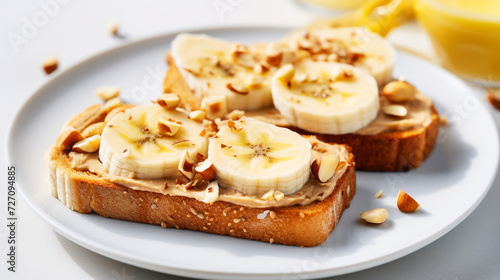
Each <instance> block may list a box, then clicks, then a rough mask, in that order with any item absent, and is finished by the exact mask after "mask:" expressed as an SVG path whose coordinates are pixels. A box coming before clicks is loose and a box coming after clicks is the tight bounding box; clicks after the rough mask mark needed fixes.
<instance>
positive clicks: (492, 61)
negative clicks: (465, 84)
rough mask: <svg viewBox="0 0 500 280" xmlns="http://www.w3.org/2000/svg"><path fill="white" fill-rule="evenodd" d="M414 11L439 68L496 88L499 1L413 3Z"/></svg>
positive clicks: (499, 46)
mask: <svg viewBox="0 0 500 280" xmlns="http://www.w3.org/2000/svg"><path fill="white" fill-rule="evenodd" d="M415 11H416V13H417V17H418V19H419V21H420V23H421V24H422V25H423V26H424V28H425V29H426V30H427V32H428V34H429V37H430V38H431V41H432V43H433V45H434V49H435V51H436V53H437V55H438V56H439V58H440V59H441V63H442V64H443V66H445V67H446V68H449V69H450V70H451V71H453V72H455V73H457V74H458V75H461V76H464V77H466V78H470V79H471V80H475V81H478V82H481V83H484V84H488V85H496V86H500V0H415Z"/></svg>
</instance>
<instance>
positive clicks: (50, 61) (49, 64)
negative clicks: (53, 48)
mask: <svg viewBox="0 0 500 280" xmlns="http://www.w3.org/2000/svg"><path fill="white" fill-rule="evenodd" d="M58 66H59V62H58V61H57V58H56V57H54V56H51V57H48V58H47V59H45V60H44V61H43V64H42V68H43V71H44V72H45V74H47V75H49V74H50V73H52V72H54V71H56V70H57V67H58Z"/></svg>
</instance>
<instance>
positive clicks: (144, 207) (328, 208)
mask: <svg viewBox="0 0 500 280" xmlns="http://www.w3.org/2000/svg"><path fill="white" fill-rule="evenodd" d="M121 106H123V107H116V108H114V109H113V110H114V111H116V110H121V109H126V107H127V105H121ZM113 110H109V109H104V108H103V106H101V105H94V106H92V107H89V108H87V109H86V110H85V111H83V112H82V113H80V114H78V115H76V116H75V117H73V118H72V119H71V120H70V121H68V123H67V124H66V126H71V127H73V128H75V129H76V130H78V131H79V132H82V131H83V130H84V129H85V128H86V127H88V126H89V125H91V124H93V123H96V122H102V121H104V120H105V119H106V116H107V115H108V113H110V111H111V112H112V111H113ZM60 138H61V136H59V138H58V139H57V141H56V143H58V141H59V140H60ZM309 138H310V139H311V140H310V141H316V142H317V143H322V142H320V141H318V140H316V139H315V138H314V137H309ZM321 145H332V144H326V143H322V144H321ZM347 162H348V167H347V169H346V171H345V172H344V173H343V175H342V176H341V177H340V179H338V180H337V182H336V185H335V188H334V189H333V192H332V193H331V194H330V195H329V196H327V197H326V198H325V199H324V200H321V201H314V202H312V203H310V204H308V205H295V206H286V207H274V208H253V207H246V206H245V207H244V206H241V205H237V204H233V203H229V202H222V201H215V202H214V203H213V204H207V203H204V202H201V201H198V200H196V199H194V198H189V197H186V196H171V195H164V194H161V193H155V192H148V191H139V190H133V189H130V188H127V187H125V186H121V185H117V184H114V183H111V182H109V181H108V180H105V179H104V178H102V177H100V176H98V175H96V174H93V173H91V172H88V171H78V170H75V169H74V168H73V167H72V164H71V160H70V157H69V154H68V151H63V150H61V149H60V148H59V147H58V145H57V144H56V145H54V146H53V147H52V148H51V149H50V150H49V152H48V154H47V158H46V164H47V167H48V170H49V185H50V189H51V193H52V195H53V196H54V197H56V198H58V199H59V200H60V201H61V202H62V203H63V204H64V205H66V206H67V207H68V208H70V209H71V210H74V211H78V212H80V213H89V212H92V211H94V212H96V213H97V214H99V215H102V216H104V217H109V218H114V219H121V220H126V221H132V222H138V223H149V224H156V225H161V226H162V227H164V228H166V227H169V228H177V229H190V230H197V231H202V232H206V233H213V234H220V235H229V236H232V237H237V238H246V239H253V240H259V241H264V242H270V243H281V244H286V245H296V246H304V247H311V246H316V245H319V244H321V243H322V242H324V241H325V240H326V239H327V238H328V236H329V235H330V233H331V232H332V231H333V229H334V228H335V226H336V225H337V223H338V222H339V220H340V217H341V216H342V213H343V211H344V209H345V208H347V207H349V205H350V201H351V200H352V198H353V196H354V194H355V192H356V176H355V172H354V156H353V155H352V153H349V157H348V161H347Z"/></svg>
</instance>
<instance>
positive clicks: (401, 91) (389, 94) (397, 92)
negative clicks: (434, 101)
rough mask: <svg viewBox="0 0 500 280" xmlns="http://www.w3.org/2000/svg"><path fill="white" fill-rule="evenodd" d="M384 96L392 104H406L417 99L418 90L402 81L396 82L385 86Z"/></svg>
mask: <svg viewBox="0 0 500 280" xmlns="http://www.w3.org/2000/svg"><path fill="white" fill-rule="evenodd" d="M382 94H383V95H384V96H385V97H386V98H387V99H389V100H390V101H392V102H406V101H410V100H412V99H413V98H415V95H416V94H417V89H416V88H415V87H414V86H413V85H411V84H409V83H407V82H402V81H394V82H390V83H388V84H387V85H385V87H384V89H383V90H382Z"/></svg>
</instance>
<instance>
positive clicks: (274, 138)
mask: <svg viewBox="0 0 500 280" xmlns="http://www.w3.org/2000/svg"><path fill="white" fill-rule="evenodd" d="M208 158H209V160H210V161H212V163H213V165H214V166H215V170H216V179H217V180H218V182H219V185H221V186H223V187H226V188H232V189H235V190H237V191H239V192H241V193H244V194H247V195H263V194H265V193H266V192H268V191H269V190H276V191H280V192H282V193H285V194H290V193H293V192H295V191H297V190H299V189H300V188H302V186H303V185H304V184H305V183H306V182H307V181H308V180H309V175H310V171H309V170H310V164H311V144H310V143H309V142H308V141H307V140H305V139H304V138H303V137H301V136H300V135H299V134H297V133H295V132H293V131H291V130H289V129H286V128H280V127H277V126H274V125H272V124H268V123H265V122H261V121H258V120H255V119H252V118H242V119H240V120H239V121H231V120H229V121H225V122H223V124H222V125H221V127H220V130H219V132H218V133H217V134H216V135H215V136H214V137H213V138H212V139H210V143H209V148H208Z"/></svg>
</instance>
